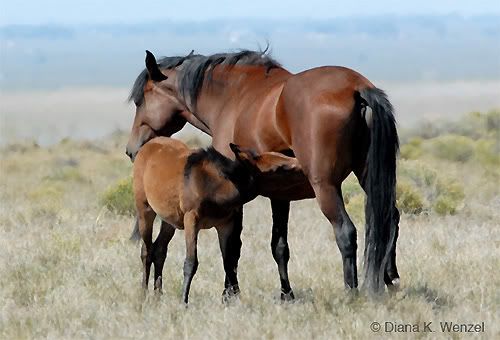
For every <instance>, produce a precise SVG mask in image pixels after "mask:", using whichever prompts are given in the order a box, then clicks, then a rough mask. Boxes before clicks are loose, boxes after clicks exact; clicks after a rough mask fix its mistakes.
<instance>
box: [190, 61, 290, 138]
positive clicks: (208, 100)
mask: <svg viewBox="0 0 500 340" xmlns="http://www.w3.org/2000/svg"><path fill="white" fill-rule="evenodd" d="M289 74H290V73H289V72H288V71H286V70H285V69H282V68H273V69H271V70H268V69H267V67H265V66H253V65H241V66H240V65H238V66H234V67H232V68H230V69H228V68H227V67H224V66H217V67H216V68H215V70H214V71H213V73H212V77H211V79H207V78H208V76H206V77H205V80H204V82H203V86H202V89H201V91H200V93H199V95H198V98H197V101H196V105H191V106H194V109H193V112H192V114H193V116H194V117H196V119H197V120H198V124H193V123H192V124H193V125H194V126H195V127H197V128H199V129H200V130H202V131H205V130H203V128H200V126H199V125H203V126H204V127H206V129H208V130H209V131H210V132H209V133H208V132H207V133H208V134H210V135H212V132H213V131H214V127H215V126H216V125H217V124H218V122H220V121H219V118H220V115H221V114H225V116H224V119H225V120H227V119H230V117H228V116H227V114H228V112H230V113H231V114H234V115H237V114H239V112H238V111H239V110H241V108H242V107H248V106H250V104H253V103H254V102H255V101H256V100H259V99H260V97H259V95H258V94H256V92H257V91H256V90H258V89H259V88H260V87H261V86H262V85H263V82H277V81H281V80H282V79H285V78H286V77H288V75H289ZM188 121H189V120H188ZM195 123H196V122H195Z"/></svg>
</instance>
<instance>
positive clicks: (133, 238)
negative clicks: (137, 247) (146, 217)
mask: <svg viewBox="0 0 500 340" xmlns="http://www.w3.org/2000/svg"><path fill="white" fill-rule="evenodd" d="M140 239H141V234H140V233H139V218H138V217H137V216H136V217H135V224H134V230H133V231H132V235H130V241H132V242H139V240H140Z"/></svg>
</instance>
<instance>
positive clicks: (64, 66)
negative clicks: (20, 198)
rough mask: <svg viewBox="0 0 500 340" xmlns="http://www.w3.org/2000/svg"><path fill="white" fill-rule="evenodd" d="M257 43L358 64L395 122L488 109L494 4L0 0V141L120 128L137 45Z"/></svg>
mask: <svg viewBox="0 0 500 340" xmlns="http://www.w3.org/2000/svg"><path fill="white" fill-rule="evenodd" d="M267 43H269V45H270V50H271V54H272V56H273V57H274V58H276V59H277V60H278V61H279V62H281V63H282V65H283V66H284V67H285V68H287V69H289V70H291V71H292V72H299V71H301V70H304V69H307V68H311V67H315V66H321V65H342V66H347V67H350V68H353V69H355V70H357V71H358V72H360V73H362V74H363V75H365V76H366V77H368V78H369V79H370V80H371V81H372V82H374V83H375V84H376V85H377V86H379V87H381V88H383V89H385V90H386V91H387V92H388V94H389V96H390V98H391V100H392V101H393V103H394V105H395V107H396V110H397V114H398V120H399V123H400V125H402V126H409V125H411V124H413V123H415V122H418V121H422V120H434V119H436V118H450V117H451V118H453V117H455V116H458V115H460V114H462V113H465V112H468V111H471V110H480V111H482V110H489V109H491V108H495V107H500V6H499V5H498V2H497V1H475V2H471V1H451V0H447V1H439V2H436V1H427V0H426V1H418V2H402V1H376V2H373V1H356V2H336V4H332V2H331V1H327V0H309V1H307V2H306V3H305V2H303V1H296V0H292V1H287V2H286V4H284V3H283V2H282V1H265V0H254V1H247V2H243V3H238V4H237V5H236V4H235V3H234V2H233V1H225V0H224V1H218V2H208V3H207V2H205V1H201V0H192V1H184V2H180V1H179V2H177V3H176V2H171V1H169V2H167V1H148V2H146V3H144V2H139V1H118V0H110V1H97V0H87V1H71V2H62V1H56V0H48V1H43V2H40V1H35V0H27V1H23V2H22V4H20V3H17V2H7V1H2V3H1V7H0V91H1V94H0V103H1V104H0V105H1V106H0V112H1V122H0V124H1V125H0V144H6V143H8V142H11V141H13V140H17V139H26V138H30V139H34V140H35V141H36V142H37V143H40V144H42V145H47V144H51V143H54V142H57V141H59V140H60V139H61V138H64V137H68V136H70V137H73V138H97V137H101V136H105V135H107V134H109V133H111V132H113V131H116V130H125V131H128V129H129V128H130V125H131V121H132V119H133V115H134V107H133V105H130V104H128V103H127V102H126V98H127V95H128V91H129V89H130V87H131V86H132V84H133V82H134V80H135V77H136V76H137V75H138V73H139V72H140V71H141V70H142V69H143V67H144V55H145V53H144V50H145V49H149V50H151V51H153V52H154V53H155V54H156V56H158V57H159V56H172V55H184V54H187V53H189V52H190V51H191V50H192V49H194V50H195V52H196V53H201V54H210V53H215V52H226V51H236V50H238V49H243V48H245V49H264V48H265V46H266V44H267ZM188 131H189V129H188ZM184 133H186V132H184Z"/></svg>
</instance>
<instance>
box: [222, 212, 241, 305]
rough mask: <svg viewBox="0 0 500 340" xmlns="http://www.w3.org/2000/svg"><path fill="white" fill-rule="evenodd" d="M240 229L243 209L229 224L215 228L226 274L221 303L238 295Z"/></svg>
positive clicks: (236, 213)
mask: <svg viewBox="0 0 500 340" xmlns="http://www.w3.org/2000/svg"><path fill="white" fill-rule="evenodd" d="M242 229H243V207H241V208H239V209H238V210H237V211H236V212H235V214H234V215H233V217H232V218H231V220H230V222H229V223H227V224H225V225H221V226H217V235H218V236H219V246H220V250H221V253H222V260H223V263H224V271H225V273H226V278H225V280H224V291H223V292H222V300H223V302H227V301H228V300H229V299H231V298H232V297H234V296H238V295H239V294H240V287H239V286H238V277H237V269H238V261H239V259H240V251H241V231H242Z"/></svg>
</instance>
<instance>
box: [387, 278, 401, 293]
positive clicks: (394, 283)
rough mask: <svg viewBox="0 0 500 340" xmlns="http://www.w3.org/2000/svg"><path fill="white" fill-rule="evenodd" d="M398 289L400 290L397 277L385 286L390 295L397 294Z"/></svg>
mask: <svg viewBox="0 0 500 340" xmlns="http://www.w3.org/2000/svg"><path fill="white" fill-rule="evenodd" d="M400 288H401V281H400V280H399V277H397V278H395V279H393V280H392V281H391V283H390V284H388V285H387V290H388V291H389V293H391V294H394V293H397V292H399V290H400Z"/></svg>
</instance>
